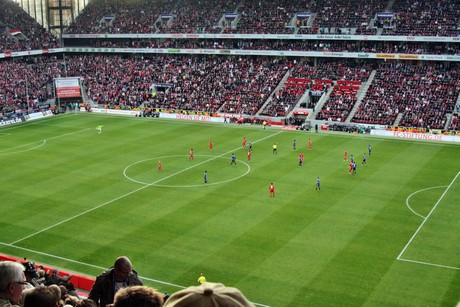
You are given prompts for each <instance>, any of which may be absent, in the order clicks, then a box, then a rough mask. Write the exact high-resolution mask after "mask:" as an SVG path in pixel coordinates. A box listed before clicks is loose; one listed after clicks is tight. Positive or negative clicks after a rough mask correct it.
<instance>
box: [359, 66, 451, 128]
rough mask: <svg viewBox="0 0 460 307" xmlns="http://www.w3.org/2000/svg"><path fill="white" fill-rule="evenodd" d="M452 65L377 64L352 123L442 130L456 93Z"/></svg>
mask: <svg viewBox="0 0 460 307" xmlns="http://www.w3.org/2000/svg"><path fill="white" fill-rule="evenodd" d="M459 78H460V71H459V66H458V64H456V63H452V64H445V63H439V64H428V63H424V64H423V65H408V64H404V63H394V64H388V65H381V66H380V67H379V68H378V69H377V74H376V76H375V79H374V81H373V82H372V84H371V86H370V87H369V89H368V91H367V92H366V96H365V98H364V99H363V101H362V102H361V104H360V106H359V108H358V109H357V111H356V113H355V114H354V116H353V119H352V121H353V122H357V123H370V124H380V125H393V124H394V123H395V121H396V118H397V116H398V115H399V114H400V113H402V117H401V119H400V122H399V125H400V126H404V127H409V126H410V127H420V128H431V129H444V126H445V124H446V120H447V113H448V112H449V113H451V112H452V111H453V108H454V106H455V103H456V101H457V99H458V96H459V94H460V79H459Z"/></svg>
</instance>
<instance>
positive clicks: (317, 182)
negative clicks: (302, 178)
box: [315, 177, 321, 191]
mask: <svg viewBox="0 0 460 307" xmlns="http://www.w3.org/2000/svg"><path fill="white" fill-rule="evenodd" d="M316 190H319V191H321V181H320V180H319V177H318V179H316V187H315V191H316Z"/></svg>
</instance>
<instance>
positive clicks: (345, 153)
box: [343, 149, 348, 161]
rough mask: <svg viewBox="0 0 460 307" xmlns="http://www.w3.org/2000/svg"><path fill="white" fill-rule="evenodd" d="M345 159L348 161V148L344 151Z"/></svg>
mask: <svg viewBox="0 0 460 307" xmlns="http://www.w3.org/2000/svg"><path fill="white" fill-rule="evenodd" d="M343 161H348V150H346V149H345V151H344V152H343Z"/></svg>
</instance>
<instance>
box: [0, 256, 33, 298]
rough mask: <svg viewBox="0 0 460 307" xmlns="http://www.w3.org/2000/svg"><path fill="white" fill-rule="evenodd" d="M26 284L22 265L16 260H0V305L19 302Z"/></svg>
mask: <svg viewBox="0 0 460 307" xmlns="http://www.w3.org/2000/svg"><path fill="white" fill-rule="evenodd" d="M26 284H27V282H26V277H25V275H24V266H23V265H22V264H20V263H18V262H13V261H2V262H0V306H15V305H17V304H19V301H20V300H21V297H22V292H23V291H24V287H25V285H26Z"/></svg>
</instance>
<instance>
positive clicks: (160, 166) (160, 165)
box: [158, 160, 163, 173]
mask: <svg viewBox="0 0 460 307" xmlns="http://www.w3.org/2000/svg"><path fill="white" fill-rule="evenodd" d="M158 172H159V173H161V172H163V164H161V161H160V160H158Z"/></svg>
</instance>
